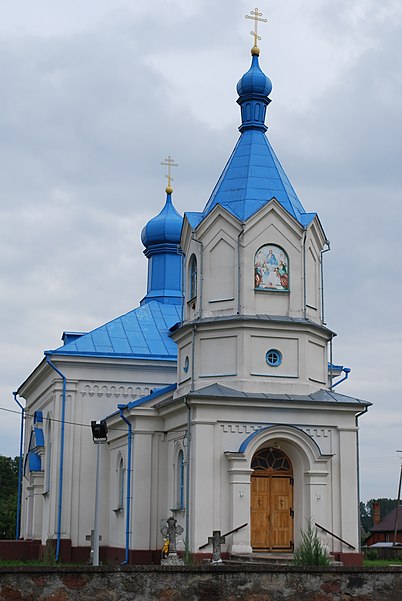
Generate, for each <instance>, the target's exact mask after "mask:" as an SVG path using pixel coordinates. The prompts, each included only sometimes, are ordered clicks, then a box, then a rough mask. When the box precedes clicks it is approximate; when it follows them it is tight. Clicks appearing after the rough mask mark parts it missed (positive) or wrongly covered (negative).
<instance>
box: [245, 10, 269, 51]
mask: <svg viewBox="0 0 402 601" xmlns="http://www.w3.org/2000/svg"><path fill="white" fill-rule="evenodd" d="M250 15H252V16H251V17H250ZM250 15H246V19H253V21H254V24H255V31H250V34H251V35H252V36H254V48H257V40H260V39H261V37H260V36H259V35H258V21H260V22H261V23H266V22H267V19H261V17H262V13H260V12H258V8H255V9H254V10H250Z"/></svg>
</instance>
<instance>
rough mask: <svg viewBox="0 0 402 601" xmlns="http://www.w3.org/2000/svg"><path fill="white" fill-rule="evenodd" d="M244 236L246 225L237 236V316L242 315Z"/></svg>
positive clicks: (242, 225) (242, 226)
mask: <svg viewBox="0 0 402 601" xmlns="http://www.w3.org/2000/svg"><path fill="white" fill-rule="evenodd" d="M243 234H244V223H242V224H241V230H240V232H239V235H238V236H237V315H240V314H241V298H240V297H241V286H240V277H241V269H240V238H241V237H242V235H243Z"/></svg>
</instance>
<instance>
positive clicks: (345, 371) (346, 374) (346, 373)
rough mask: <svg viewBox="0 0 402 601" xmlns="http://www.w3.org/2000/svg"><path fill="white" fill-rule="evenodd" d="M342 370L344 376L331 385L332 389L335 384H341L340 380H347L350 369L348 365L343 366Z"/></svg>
mask: <svg viewBox="0 0 402 601" xmlns="http://www.w3.org/2000/svg"><path fill="white" fill-rule="evenodd" d="M331 365H332V363H331ZM342 371H343V372H344V373H345V375H344V377H343V378H341V379H340V380H338V381H337V382H335V384H333V385H332V389H334V388H335V386H338V384H341V383H342V382H344V381H345V380H347V379H348V378H349V374H350V372H351V371H352V370H351V369H350V367H344V368H343V370H342Z"/></svg>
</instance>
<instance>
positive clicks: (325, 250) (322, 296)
mask: <svg viewBox="0 0 402 601" xmlns="http://www.w3.org/2000/svg"><path fill="white" fill-rule="evenodd" d="M324 246H326V247H327V248H325V249H324V248H323V249H322V251H321V263H320V267H321V278H320V286H321V291H320V292H321V294H320V296H321V321H322V323H323V325H324V326H325V321H324V260H323V254H324V253H327V252H328V251H329V250H331V247H330V244H329V240H325V242H324Z"/></svg>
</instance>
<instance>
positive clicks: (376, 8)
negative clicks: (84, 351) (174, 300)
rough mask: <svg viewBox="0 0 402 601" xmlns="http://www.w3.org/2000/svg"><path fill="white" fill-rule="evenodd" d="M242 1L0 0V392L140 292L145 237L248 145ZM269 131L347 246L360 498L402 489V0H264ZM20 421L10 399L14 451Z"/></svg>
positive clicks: (335, 306)
mask: <svg viewBox="0 0 402 601" xmlns="http://www.w3.org/2000/svg"><path fill="white" fill-rule="evenodd" d="M253 8H254V6H252V5H251V4H250V2H245V1H244V0H218V1H215V2H212V1H211V0H154V1H153V2H152V3H145V2H144V3H139V2H137V1H134V0H57V2H55V1H54V0H35V1H32V0H13V2H9V0H0V78H1V79H0V81H1V93H0V211H1V217H0V257H1V262H0V263H1V272H0V286H1V287H0V298H1V313H0V315H1V336H0V348H1V364H0V369H1V374H0V394H1V397H0V406H1V407H3V408H7V409H11V410H14V409H15V408H16V405H15V403H14V401H13V399H12V394H11V393H12V391H13V390H16V389H17V388H18V386H19V385H20V384H21V383H22V382H23V381H24V380H25V378H26V377H27V376H28V375H29V373H30V372H31V371H32V369H33V368H34V367H35V366H36V365H37V364H38V363H39V362H40V361H41V359H42V358H43V351H44V350H45V349H51V348H56V347H57V346H59V345H60V337H61V334H62V332H63V331H64V330H74V331H77V330H78V331H88V330H90V329H92V328H94V327H97V326H99V325H101V324H103V323H105V322H106V321H109V320H110V319H112V318H114V317H117V316H118V315H120V314H122V313H124V312H126V311H129V310H130V309H132V308H134V307H135V306H137V305H138V303H139V300H140V299H141V298H142V296H144V294H145V286H146V259H145V257H144V256H143V255H142V245H141V241H140V232H141V229H142V227H143V226H144V225H145V223H146V222H147V220H148V219H149V218H150V217H152V216H153V215H155V214H156V213H157V212H159V210H160V209H161V207H162V205H163V202H164V188H165V185H166V180H165V178H164V173H165V171H164V168H163V167H161V166H160V162H161V160H163V159H164V157H166V156H167V154H169V153H170V154H171V155H172V156H173V157H174V158H175V159H176V160H177V161H178V162H179V164H180V166H179V168H178V169H177V170H176V171H175V173H174V177H175V182H174V188H175V192H174V203H175V206H176V208H177V209H178V210H179V211H180V212H181V213H183V212H184V211H198V210H202V208H203V207H204V205H205V203H206V201H207V200H208V198H209V195H210V192H211V191H212V189H213V187H214V184H215V183H216V180H217V178H218V177H219V175H220V172H221V170H222V168H223V167H224V164H225V162H226V160H227V158H228V157H229V155H230V153H231V151H232V148H233V146H234V144H235V142H236V140H237V137H238V131H237V127H238V125H239V121H240V116H239V107H238V105H237V104H236V98H237V95H236V91H235V86H236V82H237V81H238V79H239V78H240V77H241V75H242V74H243V73H244V72H245V71H246V70H247V69H248V67H249V63H250V53H249V50H250V47H251V45H252V38H251V36H250V35H249V31H250V29H252V26H253V24H252V22H251V21H246V20H245V19H244V15H245V14H246V13H248V12H249V11H250V10H251V9H253ZM259 8H260V10H261V11H262V12H263V13H264V16H265V17H267V18H268V23H267V24H266V25H262V26H261V27H260V33H261V35H262V36H263V39H262V41H261V43H260V46H261V49H262V51H261V66H262V68H263V70H264V71H265V73H266V74H267V75H268V76H269V77H270V78H271V80H272V83H273V91H272V93H271V99H272V103H271V104H270V106H269V108H268V117H267V123H268V125H269V130H268V136H269V138H270V141H271V143H272V145H273V147H274V149H275V151H276V153H277V155H278V157H279V159H280V161H281V163H282V165H283V167H284V169H285V171H286V173H287V175H288V177H289V179H290V181H291V182H292V184H293V186H294V187H295V189H296V191H297V193H298V195H299V198H300V199H301V201H302V203H303V205H304V207H305V209H306V210H307V211H317V212H318V214H319V216H320V219H321V222H322V224H323V226H324V229H325V232H326V235H327V237H328V239H329V240H330V242H331V252H329V253H327V254H326V255H325V291H326V292H325V296H326V305H325V314H326V315H325V316H326V321H327V324H328V327H330V328H331V329H333V330H335V331H336V332H337V333H338V336H337V337H336V339H335V342H334V361H335V362H336V363H341V364H343V365H346V366H349V367H351V368H352V372H351V374H350V379H349V380H348V381H347V382H345V383H344V384H341V385H340V386H339V387H338V388H337V391H338V392H341V393H343V394H348V395H351V396H356V397H359V398H363V399H366V400H369V401H371V402H373V407H371V408H370V410H369V413H368V414H367V415H365V416H363V417H362V418H361V420H360V426H361V430H360V444H361V489H362V499H363V500H368V499H370V498H374V497H395V496H396V493H397V484H398V474H399V460H398V457H397V454H396V449H402V410H401V406H402V399H401V390H402V361H401V357H402V323H401V303H402V294H401V282H402V273H401V262H402V261H401V257H402V243H401V239H402V234H401V226H402V219H401V213H402V211H401V203H402V198H401V188H402V186H401V179H402V175H401V174H402V165H401V162H402V152H401V144H402V131H401V123H402V118H401V117H402V115H401V113H402V110H401V106H402V103H401V98H402V89H401V88H402V85H401V79H402V65H401V58H402V42H401V40H402V4H401V2H400V0H383V1H382V2H378V1H374V0H353V2H351V1H350V0H338V1H337V2H334V1H333V0H287V1H286V2H284V1H283V0H270V1H269V2H268V1H267V0H264V2H263V3H261V5H259ZM18 441H19V417H18V415H16V414H13V413H8V412H5V411H0V453H1V454H4V455H17V454H18Z"/></svg>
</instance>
